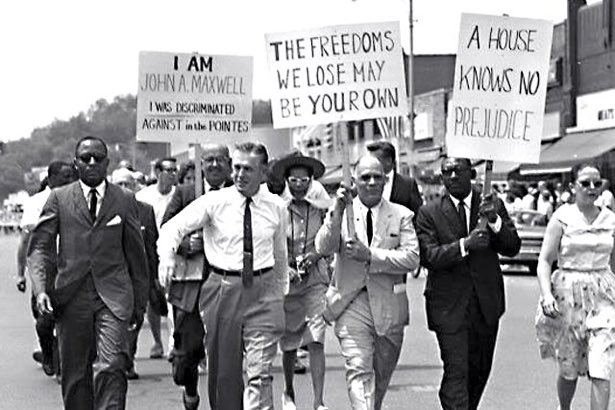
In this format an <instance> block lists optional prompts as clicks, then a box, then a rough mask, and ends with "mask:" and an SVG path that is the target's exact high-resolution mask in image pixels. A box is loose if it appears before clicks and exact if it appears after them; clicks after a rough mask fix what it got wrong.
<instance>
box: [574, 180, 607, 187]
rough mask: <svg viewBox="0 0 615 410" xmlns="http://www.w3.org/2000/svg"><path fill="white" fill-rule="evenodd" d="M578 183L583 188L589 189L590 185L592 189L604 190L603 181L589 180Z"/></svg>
mask: <svg viewBox="0 0 615 410" xmlns="http://www.w3.org/2000/svg"><path fill="white" fill-rule="evenodd" d="M577 182H578V183H579V185H581V186H582V187H583V188H589V186H590V185H591V186H592V188H602V180H601V179H599V180H597V181H590V180H589V179H584V180H582V181H577Z"/></svg>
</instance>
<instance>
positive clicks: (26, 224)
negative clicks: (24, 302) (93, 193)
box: [17, 161, 78, 376]
mask: <svg viewBox="0 0 615 410" xmlns="http://www.w3.org/2000/svg"><path fill="white" fill-rule="evenodd" d="M77 178H78V177H77V171H76V169H75V167H74V166H73V164H69V163H68V162H62V161H54V162H52V163H51V164H49V167H47V186H46V187H45V188H44V189H43V190H42V191H41V192H39V193H37V194H35V195H33V196H32V197H30V198H28V201H27V202H26V203H25V205H24V210H23V214H22V217H21V223H20V227H21V240H20V242H19V246H18V249H17V289H18V290H19V291H20V292H25V291H26V252H27V249H28V243H29V241H30V236H31V233H32V230H33V229H34V227H35V226H36V224H37V223H38V220H39V217H40V215H41V212H42V211H43V207H44V206H45V203H46V202H47V199H49V195H50V194H51V190H52V189H54V188H58V187H61V186H63V185H66V184H70V183H71V182H74V181H76V180H77ZM49 269H50V270H51V271H53V270H56V269H57V268H56V262H55V261H53V262H52V263H51V264H50V266H49ZM53 277H55V273H54V272H51V273H50V278H53ZM45 285H46V290H47V292H49V291H51V289H52V288H53V283H52V281H51V280H49V281H47V283H46V284H45ZM31 307H32V315H33V316H34V319H35V320H36V334H37V336H38V342H39V345H40V347H41V365H42V366H43V372H44V373H45V374H46V375H47V376H53V375H54V374H56V373H57V374H59V372H60V368H59V365H60V364H59V362H58V342H57V340H56V336H55V323H56V322H55V319H54V317H53V315H42V314H40V312H39V311H38V309H37V308H36V295H35V293H34V290H33V292H32V300H31Z"/></svg>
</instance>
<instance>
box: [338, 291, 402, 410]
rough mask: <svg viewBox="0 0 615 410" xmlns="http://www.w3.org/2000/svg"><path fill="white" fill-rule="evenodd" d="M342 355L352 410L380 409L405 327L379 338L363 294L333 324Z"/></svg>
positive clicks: (367, 302)
mask: <svg viewBox="0 0 615 410" xmlns="http://www.w3.org/2000/svg"><path fill="white" fill-rule="evenodd" d="M335 335H336V336H337V338H338V340H339V342H340V347H341V350H342V355H343V356H344V359H345V361H346V363H345V367H346V386H347V388H348V397H349V398H350V405H351V406H352V409H353V410H374V409H376V410H379V409H380V408H381V406H382V401H383V399H384V395H385V394H386V391H387V388H388V386H389V382H390V381H391V376H392V375H393V371H394V370H395V367H396V366H397V361H398V359H399V354H400V352H401V346H402V343H403V339H404V327H403V326H399V327H397V328H395V329H394V330H392V331H390V332H389V333H387V334H386V335H378V334H377V333H376V329H375V327H374V319H373V317H372V312H371V309H370V307H369V300H368V295H367V291H362V292H361V293H359V295H357V297H356V298H355V299H354V300H353V301H352V303H351V304H350V305H349V306H348V308H346V310H345V311H344V313H342V315H341V316H340V317H339V318H338V319H337V321H336V323H335Z"/></svg>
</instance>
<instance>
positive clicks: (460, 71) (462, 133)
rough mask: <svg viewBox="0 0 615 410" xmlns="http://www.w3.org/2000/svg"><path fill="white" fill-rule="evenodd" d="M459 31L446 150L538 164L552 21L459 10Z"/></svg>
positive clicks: (464, 155) (449, 152) (467, 154)
mask: <svg viewBox="0 0 615 410" xmlns="http://www.w3.org/2000/svg"><path fill="white" fill-rule="evenodd" d="M459 31H460V33H459V50H458V53H457V61H456V64H455V83H454V84H453V98H452V100H451V101H450V103H449V107H448V118H447V132H446V145H447V149H448V154H449V155H450V156H454V157H467V158H482V159H488V160H495V161H514V162H525V163H537V162H538V160H539V156H540V140H541V136H542V125H543V118H544V107H545V97H546V93H547V82H548V72H549V58H550V53H551V39H552V34H553V24H552V23H551V22H549V21H544V20H532V19H524V18H512V17H506V16H503V17H502V16H485V15H477V14H463V15H462V16H461V26H460V30H459Z"/></svg>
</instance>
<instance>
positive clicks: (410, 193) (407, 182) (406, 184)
mask: <svg viewBox="0 0 615 410" xmlns="http://www.w3.org/2000/svg"><path fill="white" fill-rule="evenodd" d="M366 148H367V151H368V152H369V153H370V154H372V155H374V156H375V157H376V158H378V159H379V160H380V162H382V166H383V167H384V173H385V177H386V178H385V184H384V191H383V194H382V197H383V198H384V199H388V200H389V201H391V202H393V203H394V204H400V205H403V206H405V207H406V208H408V209H410V210H411V211H412V212H413V213H414V215H416V214H417V212H418V210H419V208H420V207H421V205H423V198H422V197H421V193H420V192H419V187H418V184H417V183H416V180H415V179H414V178H412V177H409V176H406V175H401V174H399V173H398V172H396V171H395V169H396V168H397V164H396V162H395V161H396V160H395V147H394V146H393V144H391V143H390V142H388V141H383V140H379V141H373V142H370V143H369V144H368V145H367V146H366Z"/></svg>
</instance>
